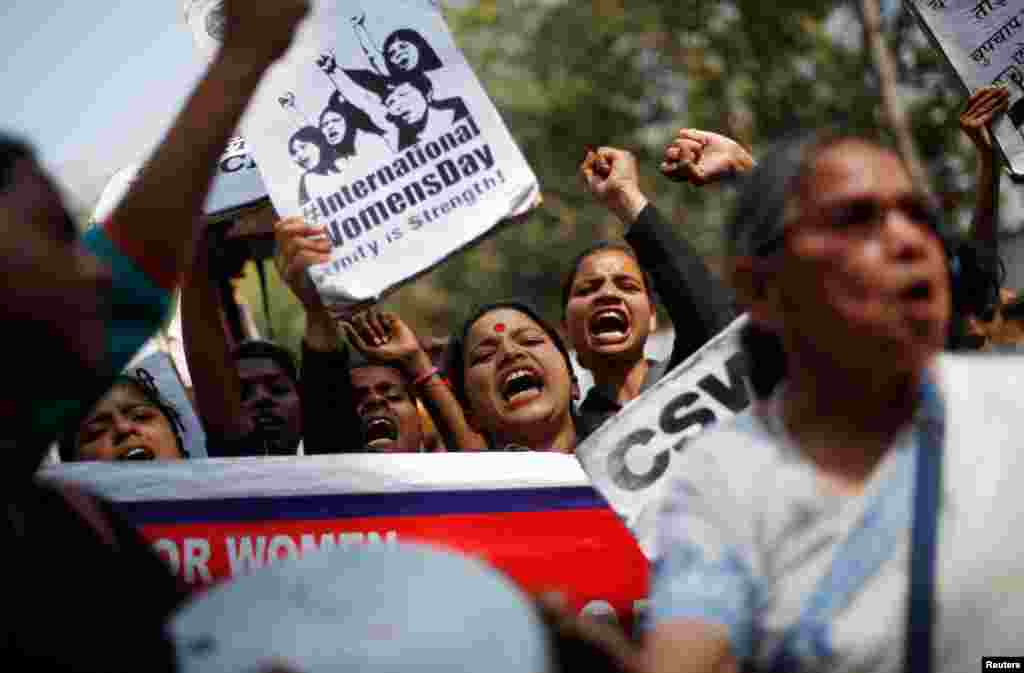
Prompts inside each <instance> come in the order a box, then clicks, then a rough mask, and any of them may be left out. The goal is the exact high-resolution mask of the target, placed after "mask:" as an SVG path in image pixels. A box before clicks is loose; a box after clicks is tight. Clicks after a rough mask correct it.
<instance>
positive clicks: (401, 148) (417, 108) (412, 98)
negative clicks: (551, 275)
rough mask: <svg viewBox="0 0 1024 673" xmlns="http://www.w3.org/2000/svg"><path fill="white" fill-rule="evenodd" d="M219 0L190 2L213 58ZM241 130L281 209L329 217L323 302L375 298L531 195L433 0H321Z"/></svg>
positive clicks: (317, 279) (314, 219)
mask: <svg viewBox="0 0 1024 673" xmlns="http://www.w3.org/2000/svg"><path fill="white" fill-rule="evenodd" d="M220 6H221V2H220V0H190V1H189V2H188V3H187V6H186V21H187V22H188V24H189V26H190V28H191V30H192V33H193V36H194V38H195V42H196V44H197V45H198V47H199V48H200V50H201V51H202V52H203V53H204V54H206V55H207V56H212V55H213V54H214V53H215V52H216V49H217V48H218V45H219V39H220V37H221V36H222V32H223V18H222V16H221V15H220V12H221V9H220ZM241 130H242V133H243V134H244V135H245V137H246V140H247V142H248V143H249V145H250V147H251V151H252V153H253V156H254V157H255V160H256V164H257V165H258V166H259V170H260V172H261V174H262V175H263V179H264V182H265V184H266V186H267V190H268V192H269V194H270V197H271V200H272V201H273V203H274V206H275V208H276V210H277V212H278V213H279V214H280V215H281V216H282V217H286V216H290V215H302V216H303V217H305V219H306V220H307V221H308V222H309V223H310V224H312V225H315V226H323V227H324V228H325V231H326V235H327V237H328V238H329V239H330V241H331V244H332V247H333V251H332V256H331V262H329V263H327V264H324V265H320V266H318V267H315V268H314V269H312V270H311V275H312V277H313V282H314V283H315V284H316V286H317V288H318V289H319V290H320V293H321V295H322V296H323V298H324V300H325V302H326V303H327V304H328V306H333V307H336V308H339V309H340V308H343V307H346V306H350V305H352V304H361V303H366V302H370V301H374V300H377V299H379V298H380V297H381V296H382V295H384V294H385V293H387V292H389V291H390V290H392V289H393V288H395V287H396V286H398V285H399V284H401V283H402V282H404V281H406V280H409V279H410V278H413V277H415V276H416V275H418V274H421V273H423V272H425V271H427V270H429V269H430V268H432V267H433V266H435V265H437V264H438V263H440V262H441V261H443V260H444V259H445V258H447V257H448V256H450V255H451V254H453V253H455V252H457V251H458V250H461V249H462V248H465V247H467V246H469V245H472V244H473V243H474V242H476V241H478V240H480V239H481V238H483V237H484V236H486V235H487V234H488V233H489V232H491V231H492V230H493V229H494V228H495V226H497V224H498V223H499V222H500V221H502V220H504V219H507V218H510V217H512V216H515V215H519V214H522V213H523V212H525V211H527V210H529V209H530V208H531V207H532V206H534V205H535V204H536V203H537V202H538V201H539V194H540V190H539V186H538V184H537V179H536V176H535V175H534V173H533V171H532V170H531V169H530V167H529V165H528V164H527V162H526V160H525V158H524V157H523V155H522V153H521V152H520V150H519V148H518V147H517V146H516V143H515V141H514V140H513V138H512V137H511V135H510V134H509V132H508V130H507V129H506V127H505V125H504V123H503V122H502V120H501V116H500V115H499V113H498V111H497V110H496V109H495V107H494V105H493V104H492V103H491V101H490V99H489V98H488V97H487V94H486V92H485V91H484V90H483V87H482V86H481V85H480V82H479V81H478V80H477V78H476V76H475V75H474V73H473V71H472V68H471V67H470V66H469V64H468V63H467V62H466V59H465V58H464V56H463V55H462V53H461V52H460V51H459V49H458V47H457V46H456V45H455V43H454V41H453V38H452V35H451V33H450V32H449V31H448V28H447V26H446V25H445V22H444V19H443V17H442V15H441V11H440V9H439V7H438V4H437V3H436V2H433V1H431V0H378V1H377V2H373V3H370V2H361V1H359V0H320V1H319V2H316V3H314V8H313V11H312V12H311V14H310V16H309V17H308V18H307V20H306V22H305V23H304V25H303V26H302V28H301V29H300V31H299V34H298V35H297V37H296V40H295V42H294V44H293V46H292V48H291V50H290V51H289V52H288V54H287V55H286V56H285V57H284V58H283V59H282V60H281V61H280V62H279V63H278V64H277V65H276V66H275V67H274V68H273V69H272V70H271V71H270V73H269V76H268V77H267V78H266V80H265V81H264V82H263V84H262V85H261V88H260V90H259V91H258V93H257V96H256V98H255V100H254V101H253V103H252V105H251V106H250V109H249V111H248V112H247V114H246V117H245V118H244V119H243V122H242V129H241Z"/></svg>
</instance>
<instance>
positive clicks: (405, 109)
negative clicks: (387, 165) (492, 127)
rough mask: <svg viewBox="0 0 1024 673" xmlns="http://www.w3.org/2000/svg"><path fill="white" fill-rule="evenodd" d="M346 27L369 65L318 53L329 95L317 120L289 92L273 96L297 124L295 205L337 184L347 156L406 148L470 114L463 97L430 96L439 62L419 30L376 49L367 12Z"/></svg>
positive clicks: (405, 31) (292, 144)
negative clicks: (343, 63) (324, 185)
mask: <svg viewBox="0 0 1024 673" xmlns="http://www.w3.org/2000/svg"><path fill="white" fill-rule="evenodd" d="M350 23H351V27H352V30H353V32H354V33H355V35H356V38H357V40H358V42H359V45H360V47H361V49H362V52H363V55H364V56H365V58H366V62H367V65H368V66H369V67H368V68H342V67H340V66H339V63H338V58H337V56H336V54H335V53H334V52H333V51H330V50H328V51H325V52H324V53H322V54H321V55H320V57H319V58H318V59H317V61H316V66H317V68H319V70H320V71H321V72H323V74H324V75H326V76H327V77H328V78H329V79H330V81H331V83H332V84H333V86H334V92H333V93H332V94H331V96H330V98H329V99H328V101H327V105H326V106H325V107H324V109H323V110H322V111H321V112H320V114H319V116H318V117H316V118H313V117H307V116H306V115H305V114H304V113H303V112H302V111H301V110H299V109H298V106H297V104H296V101H295V96H294V94H292V93H290V92H289V93H285V94H283V95H282V96H280V97H279V99H278V100H279V102H280V103H281V106H282V108H284V109H286V110H287V111H289V112H290V113H291V114H292V115H293V116H294V117H295V121H296V124H297V126H298V130H296V131H295V133H293V134H292V136H291V138H290V139H289V142H288V151H289V154H290V155H291V157H292V159H293V160H294V161H295V163H296V164H297V165H298V166H299V168H300V169H301V170H302V177H301V178H300V182H299V203H300V205H303V204H305V203H306V202H307V201H309V194H310V193H311V191H317V190H315V183H316V182H319V181H321V180H323V181H325V182H332V181H336V179H337V176H338V175H340V174H341V173H343V172H344V170H345V166H346V164H347V163H348V161H349V160H350V159H351V158H352V157H355V156H358V155H363V154H384V153H389V154H390V153H395V152H401V151H404V150H406V149H408V148H410V147H412V146H413V145H415V144H416V143H418V142H419V141H420V139H421V138H422V137H433V136H436V135H439V134H440V133H442V132H444V131H445V130H447V129H448V128H450V127H451V126H452V125H453V124H455V123H456V122H458V121H459V120H461V119H464V118H465V117H466V116H468V110H467V108H466V105H465V103H463V101H462V99H461V98H458V97H452V98H445V99H439V98H437V97H436V96H435V93H434V84H433V82H432V81H431V79H430V77H429V76H428V75H427V73H428V72H432V71H436V70H439V69H441V68H442V67H443V64H442V62H441V59H440V58H439V57H438V55H437V52H436V51H435V50H434V48H433V47H431V46H430V44H429V43H428V42H427V41H426V39H425V38H424V37H423V36H422V35H421V34H420V33H418V32H417V31H415V30H413V29H410V28H400V29H398V30H395V31H394V32H392V33H391V34H389V35H388V36H387V37H386V38H385V40H384V42H383V44H380V45H379V44H378V43H377V42H376V40H375V39H374V38H373V36H372V35H371V34H370V31H369V30H368V29H367V26H366V14H365V13H359V14H357V15H355V16H352V17H351V18H350Z"/></svg>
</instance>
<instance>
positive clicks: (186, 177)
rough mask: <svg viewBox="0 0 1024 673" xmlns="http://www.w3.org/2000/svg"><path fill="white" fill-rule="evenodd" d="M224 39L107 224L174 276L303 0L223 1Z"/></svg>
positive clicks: (132, 250) (123, 243)
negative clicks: (225, 155) (220, 164)
mask: <svg viewBox="0 0 1024 673" xmlns="http://www.w3.org/2000/svg"><path fill="white" fill-rule="evenodd" d="M224 11H225V21H226V23H225V34H224V42H223V44H222V45H221V48H220V50H219V52H218V53H217V55H216V57H215V58H214V60H213V62H212V63H211V64H210V66H209V68H208V69H207V71H206V74H205V76H204V77H203V78H202V80H200V82H199V84H198V85H197V86H196V88H195V90H194V91H193V92H192V95H191V96H190V97H189V99H188V101H187V102H186V103H185V107H184V108H183V109H182V111H181V112H180V113H179V114H178V117H177V118H176V119H175V121H174V124H173V125H172V126H171V130H170V131H169V132H168V133H167V136H166V137H165V138H164V141H163V142H162V143H161V144H160V146H159V147H158V148H157V149H156V151H155V152H154V153H153V155H152V157H150V159H149V161H148V162H147V163H146V165H145V166H144V168H143V170H142V171H141V172H140V175H139V177H138V179H137V180H136V181H135V183H134V184H133V185H132V187H131V188H130V189H129V191H128V193H127V194H126V195H125V197H124V199H123V200H122V201H121V203H120V205H119V206H118V207H117V209H116V210H115V211H114V213H113V215H112V216H111V218H110V222H109V223H108V224H107V226H106V229H107V233H108V235H110V237H111V238H112V239H113V240H114V241H115V242H116V243H117V244H118V245H119V247H120V248H121V249H122V250H124V251H125V252H126V253H127V254H128V255H129V256H131V257H133V258H136V259H147V260H153V259H155V260H160V262H159V264H158V268H155V269H154V273H156V274H158V275H159V276H160V277H161V278H162V279H163V280H165V281H166V282H171V283H173V281H174V279H177V278H178V277H179V276H180V275H181V273H182V271H183V270H184V269H185V268H186V267H187V266H188V264H189V263H190V262H191V257H192V246H193V244H194V242H195V240H196V238H197V237H196V232H197V229H198V226H199V225H198V222H199V220H198V219H197V215H198V214H200V213H202V209H203V204H204V202H205V200H206V196H207V193H208V192H209V188H210V182H211V180H212V177H213V172H214V169H215V167H216V165H217V159H218V158H219V156H220V154H221V152H222V151H223V150H224V146H225V145H226V144H227V142H228V139H229V138H230V136H231V134H232V132H233V131H234V129H235V127H236V126H237V125H238V121H239V119H240V118H241V116H242V112H243V111H244V110H245V108H246V106H247V105H248V104H249V101H250V99H251V98H252V95H253V93H254V92H255V90H256V86H257V84H259V81H260V79H261V78H262V77H263V74H264V72H266V70H267V68H268V67H269V66H270V64H271V63H273V62H274V61H275V60H277V59H278V58H279V57H280V56H281V55H282V54H283V53H284V52H285V51H286V50H287V49H288V46H289V45H290V44H291V41H292V36H293V34H294V32H295V28H296V26H297V25H298V24H299V22H300V21H301V20H302V18H303V17H304V16H305V15H306V12H307V11H308V2H307V0H268V1H267V2H257V3H253V2H245V1H243V0H226V2H225V5H224Z"/></svg>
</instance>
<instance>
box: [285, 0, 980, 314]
mask: <svg viewBox="0 0 1024 673" xmlns="http://www.w3.org/2000/svg"><path fill="white" fill-rule="evenodd" d="M855 7H856V3H852V4H851V3H846V2H835V1H829V0H775V1H774V2H764V0H721V1H719V0H676V1H674V2H664V1H663V0H630V1H629V2H628V3H626V2H625V0H502V1H501V2H498V1H497V0H479V1H478V2H476V3H473V4H471V5H470V6H468V7H465V8H461V9H450V10H448V11H447V18H448V22H449V25H450V27H451V28H452V30H453V32H454V33H455V35H456V39H457V41H458V43H459V45H460V47H461V48H462V49H463V51H464V52H465V54H466V56H467V58H468V59H469V61H470V62H471V63H472V64H473V66H474V68H475V70H476V72H477V75H478V77H479V78H480V79H481V80H482V81H483V83H484V86H485V88H486V89H487V91H488V92H489V94H490V95H491V97H492V99H493V100H494V102H495V103H496V105H497V106H498V108H499V110H500V111H501V113H502V115H503V116H504V119H505V121H506V123H507V124H508V126H509V128H510V129H511V131H512V134H513V136H514V137H515V138H516V140H517V141H518V142H519V144H520V146H521V148H522V149H523V151H524V153H525V155H526V157H527V158H528V160H529V161H530V163H531V165H532V166H533V168H534V170H535V171H536V173H537V175H538V177H539V179H540V183H541V187H542V189H543V196H544V202H543V204H542V205H541V206H540V207H539V208H538V209H536V210H535V211H533V212H532V213H531V214H530V215H529V216H527V217H526V218H524V219H523V220H521V221H519V222H516V223H512V224H508V225H506V226H505V227H504V228H503V229H502V230H501V231H500V232H498V233H497V234H496V235H495V236H493V237H492V238H491V239H489V240H488V241H486V242H484V243H482V244H481V245H479V246H477V247H475V248H474V249H472V250H470V251H467V252H465V253H463V254H460V255H457V256H456V257H454V258H453V259H451V260H450V261H448V262H447V263H445V264H444V265H442V266H441V267H440V268H438V269H437V270H436V271H434V272H433V273H431V274H430V275H428V276H426V277H423V278H421V279H420V280H418V281H417V282H416V283H415V285H413V286H410V287H408V288H405V289H403V290H402V291H400V292H398V293H396V294H395V295H393V296H392V297H391V298H390V299H389V302H388V303H389V304H390V306H391V307H392V308H394V309H396V310H398V311H399V312H400V313H402V315H403V316H406V318H407V320H409V321H410V322H411V323H412V324H413V325H414V326H415V327H417V328H418V329H420V330H423V331H430V332H433V333H435V334H446V333H449V332H451V331H454V330H455V329H457V328H458V325H459V324H460V323H461V319H462V317H463V316H464V315H465V314H466V313H467V312H468V310H469V309H470V307H472V306H473V305H475V304H477V303H482V302H486V301H491V300H496V299H501V298H508V297H527V298H530V299H532V300H533V301H534V302H535V303H537V304H538V305H539V306H540V307H541V309H542V310H543V312H544V313H545V314H546V315H547V316H549V317H550V318H552V319H554V320H556V321H557V320H560V319H561V307H560V306H559V303H560V301H559V295H560V285H561V282H562V279H563V277H564V275H565V273H566V271H567V265H568V264H569V261H570V260H571V259H572V258H573V257H574V255H575V254H576V252H578V251H579V250H580V249H582V248H584V247H586V246H587V245H588V244H590V243H591V242H593V241H595V240H597V239H601V238H609V237H614V236H619V235H621V234H622V226H621V225H620V224H619V223H618V222H617V221H616V220H615V219H614V218H613V217H611V216H609V215H608V214H607V213H606V212H605V211H603V210H602V209H601V208H600V207H598V206H596V205H595V204H594V203H593V202H592V201H591V199H590V197H589V196H588V195H587V194H586V193H585V190H584V189H583V186H582V184H581V182H580V179H579V177H578V174H577V167H578V164H579V162H580V160H581V159H582V157H583V153H584V148H585V147H586V146H588V145H590V146H597V145H602V144H607V145H615V146H619V147H624V148H627V149H630V150H632V151H634V152H635V153H636V154H637V155H638V156H639V158H640V162H641V166H642V170H643V172H644V180H645V183H644V188H645V191H646V193H647V194H648V196H649V197H650V198H651V200H652V201H654V202H655V203H656V204H657V205H658V206H659V208H661V209H662V211H663V212H664V213H665V214H666V215H668V216H669V217H670V218H671V219H672V221H673V222H675V223H676V225H677V226H678V227H679V229H680V232H681V233H682V234H683V235H684V236H686V237H687V238H688V239H689V240H690V241H691V242H692V243H693V244H694V245H695V246H696V247H697V248H698V249H699V250H701V251H702V252H704V253H705V254H707V255H708V256H709V259H712V260H713V259H714V256H715V255H716V253H717V250H718V248H719V231H720V229H721V226H722V223H723V219H724V217H725V213H726V212H727V209H728V205H729V203H728V202H729V196H730V195H729V191H728V190H727V189H718V188H709V189H704V190H698V189H695V188H691V187H689V186H683V185H678V184H675V183H672V182H669V181H668V180H666V179H664V178H663V177H661V175H660V174H659V172H658V164H659V162H660V160H661V153H662V151H663V148H664V145H665V143H666V142H667V141H668V140H669V139H670V138H671V137H672V136H673V135H674V134H675V132H676V131H677V130H678V128H679V127H681V126H689V127H697V128H703V129H708V130H714V131H719V132H723V133H726V134H728V135H731V136H733V137H735V138H737V139H739V140H740V141H741V142H744V143H746V144H748V145H750V146H752V147H753V148H754V153H755V156H756V155H757V153H758V152H759V151H764V150H765V148H766V147H767V145H768V142H769V141H770V140H773V139H776V138H779V137H781V136H783V135H785V134H786V133H787V132H790V131H792V130H793V129H795V128H798V127H811V126H821V125H827V124H836V125H841V126H844V127H846V128H850V129H852V130H855V131H867V130H872V129H875V130H877V129H878V128H879V127H880V126H882V124H881V119H880V114H881V113H880V105H879V96H878V91H877V78H876V77H875V75H874V72H873V68H872V66H871V63H870V60H869V56H868V55H867V53H866V52H865V51H864V50H863V49H862V48H861V43H862V33H861V31H862V27H861V22H860V20H859V17H858V16H857V14H856V9H855ZM888 38H889V41H890V43H891V44H893V45H894V46H895V47H896V52H897V56H898V60H899V63H900V67H901V78H902V81H903V84H904V88H903V89H901V94H902V95H903V98H904V99H905V101H906V103H907V105H908V107H909V113H910V116H911V119H912V121H913V126H914V132H915V135H916V138H917V141H918V142H919V144H920V152H921V155H922V157H923V158H924V160H925V161H926V162H928V166H929V168H930V169H931V172H932V173H933V175H935V174H938V175H939V177H940V183H939V184H937V185H936V187H937V189H939V191H940V192H942V191H947V190H948V188H949V187H950V186H951V185H952V183H953V182H954V181H955V179H956V178H958V177H962V176H963V175H964V174H965V173H966V174H969V171H970V170H971V169H972V166H973V164H971V163H970V161H969V160H967V159H966V157H969V153H966V152H965V151H964V150H965V149H967V146H966V145H964V143H963V141H962V139H961V138H960V133H959V131H958V130H957V125H956V117H957V114H958V111H959V107H960V105H961V102H962V100H963V97H964V96H963V92H962V91H960V90H959V89H958V87H957V85H956V84H955V83H954V82H953V80H952V78H951V77H950V76H949V74H948V73H947V72H946V70H945V66H944V64H943V63H942V62H941V60H940V57H939V56H938V55H937V54H936V53H935V52H933V51H932V50H931V49H930V48H929V47H928V45H927V44H926V43H925V41H924V38H923V36H922V35H921V33H920V31H919V30H918V29H917V28H916V26H914V25H913V22H912V20H911V19H910V17H909V16H907V15H906V13H905V12H902V11H901V12H900V13H899V15H898V16H897V17H896V18H895V20H893V21H891V22H890V25H889V26H888ZM883 135H884V133H883ZM953 202H954V200H953V199H951V200H950V203H951V204H952V203H953ZM966 205H968V206H969V204H966ZM713 266H714V264H713ZM290 319H291V321H292V323H293V324H294V322H295V321H294V316H290Z"/></svg>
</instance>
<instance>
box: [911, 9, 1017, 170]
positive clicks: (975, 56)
mask: <svg viewBox="0 0 1024 673" xmlns="http://www.w3.org/2000/svg"><path fill="white" fill-rule="evenodd" d="M904 5H905V6H906V7H907V9H908V11H910V13H911V14H913V15H914V16H915V17H916V18H917V21H918V24H919V25H920V26H921V29H922V30H923V31H924V33H925V35H927V36H928V38H929V39H930V40H931V42H932V44H933V45H934V46H935V48H936V49H937V50H938V51H939V52H940V53H941V54H942V55H943V56H944V57H945V59H946V61H947V62H948V63H949V65H950V67H951V68H952V69H953V72H954V73H955V74H956V76H957V77H958V78H959V79H960V82H961V83H962V84H963V85H964V87H965V88H966V89H967V90H968V91H969V92H973V91H976V90H978V89H980V88H981V87H984V86H988V85H990V84H1001V85H1006V86H1007V87H1009V90H1010V107H1009V110H1008V111H1007V113H1006V114H1005V115H1002V116H1001V117H1000V118H999V119H998V120H997V121H996V122H994V123H993V124H992V131H993V136H994V138H995V141H996V143H997V145H998V146H999V148H1000V149H1001V150H1002V152H1003V156H1004V157H1005V158H1006V162H1007V165H1008V166H1009V168H1010V171H1011V172H1012V173H1013V174H1015V175H1020V176H1024V132H1022V130H1021V128H1022V126H1024V30H1022V29H1024V0H904Z"/></svg>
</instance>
